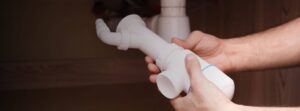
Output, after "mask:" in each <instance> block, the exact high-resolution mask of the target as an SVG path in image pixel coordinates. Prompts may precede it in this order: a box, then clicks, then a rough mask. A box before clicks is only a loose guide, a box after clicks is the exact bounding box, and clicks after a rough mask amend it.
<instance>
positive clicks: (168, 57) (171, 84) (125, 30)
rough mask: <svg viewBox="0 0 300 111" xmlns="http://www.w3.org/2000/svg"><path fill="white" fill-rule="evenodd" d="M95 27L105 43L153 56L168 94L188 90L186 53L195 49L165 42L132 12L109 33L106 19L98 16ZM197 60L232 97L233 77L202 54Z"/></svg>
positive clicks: (160, 85) (160, 84)
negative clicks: (202, 57) (206, 59)
mask: <svg viewBox="0 0 300 111" xmlns="http://www.w3.org/2000/svg"><path fill="white" fill-rule="evenodd" d="M96 30H97V35H98V37H99V38H100V39H101V40H102V41H103V42H104V43H107V44H109V45H114V46H117V47H118V49H120V50H127V49H128V48H135V49H139V50H141V51H142V52H144V53H145V54H147V55H149V56H150V57H152V58H154V59H155V61H156V63H157V65H158V67H159V68H160V69H161V71H162V72H161V73H160V74H159V75H158V76H157V86H158V89H159V91H160V92H161V93H162V94H163V95H164V96H165V97H167V98H169V99H172V98H175V97H176V96H178V95H179V94H180V93H181V92H182V91H184V92H186V93H188V91H189V89H190V80H189V76H188V73H187V71H186V68H185V56H186V55H187V54H194V53H193V52H191V51H190V50H186V49H183V48H182V47H180V46H178V45H176V44H171V43H168V42H166V41H164V40H163V39H162V38H160V37H159V36H158V35H156V34H155V33H153V32H152V31H150V30H149V29H148V28H147V27H146V25H145V23H144V22H143V20H142V19H141V18H140V17H139V16H137V15H129V16H127V17H125V18H124V19H122V20H121V22H120V23H119V24H118V26H117V31H116V32H110V30H109V29H108V28H107V26H106V24H105V23H104V22H103V20H102V19H97V20H96ZM194 55H195V54H194ZM197 59H198V61H199V62H200V64H201V69H202V73H203V74H204V76H205V77H206V78H207V79H208V80H210V81H211V82H212V83H214V84H215V85H216V86H217V87H218V88H219V89H221V90H222V91H223V92H224V93H225V94H226V95H227V97H228V98H232V96H233V93H234V82H233V80H232V79H230V78H229V77H228V76H227V75H226V74H224V73H223V72H222V71H220V70H219V69H218V68H217V67H215V66H213V65H211V64H209V63H207V62H206V61H204V60H203V59H201V58H200V57H198V56H197ZM203 90H205V89H203Z"/></svg>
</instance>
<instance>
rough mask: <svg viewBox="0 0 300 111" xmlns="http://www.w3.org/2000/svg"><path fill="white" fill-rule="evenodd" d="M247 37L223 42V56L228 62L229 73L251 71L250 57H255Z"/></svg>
mask: <svg viewBox="0 0 300 111" xmlns="http://www.w3.org/2000/svg"><path fill="white" fill-rule="evenodd" d="M247 38H248V37H239V38H232V39H226V40H224V43H225V51H224V53H225V55H226V56H227V58H228V59H229V61H230V64H231V69H230V71H231V72H237V71H246V70H250V69H251V67H252V66H251V65H253V63H252V62H254V61H252V60H251V58H253V57H251V56H253V55H255V53H254V52H253V51H255V50H254V48H253V46H252V45H251V44H250V42H249V40H247Z"/></svg>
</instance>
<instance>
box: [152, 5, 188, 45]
mask: <svg viewBox="0 0 300 111" xmlns="http://www.w3.org/2000/svg"><path fill="white" fill-rule="evenodd" d="M185 1H186V0H161V14H160V16H159V19H158V24H157V34H158V35H160V36H161V37H162V38H163V39H164V40H166V41H167V42H171V38H172V37H176V38H180V39H182V40H184V39H185V38H186V37H187V36H188V34H189V33H190V23H189V18H188V17H187V16H186V9H185Z"/></svg>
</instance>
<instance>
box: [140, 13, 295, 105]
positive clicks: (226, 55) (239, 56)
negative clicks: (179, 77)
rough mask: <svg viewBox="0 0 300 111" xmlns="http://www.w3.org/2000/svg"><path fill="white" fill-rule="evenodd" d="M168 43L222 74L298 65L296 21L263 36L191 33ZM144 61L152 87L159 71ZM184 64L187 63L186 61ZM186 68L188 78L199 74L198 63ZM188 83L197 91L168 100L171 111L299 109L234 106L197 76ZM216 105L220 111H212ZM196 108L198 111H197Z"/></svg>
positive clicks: (261, 33) (152, 63) (148, 59)
mask: <svg viewBox="0 0 300 111" xmlns="http://www.w3.org/2000/svg"><path fill="white" fill-rule="evenodd" d="M172 42H174V43H176V44H178V45H179V46H182V47H183V48H186V49H190V50H192V51H193V52H195V53H196V54H197V55H199V56H200V57H202V58H204V59H205V60H206V61H208V62H209V63H211V64H214V65H216V66H217V67H219V68H220V69H221V70H223V71H225V72H237V71H247V70H260V69H267V68H277V67H285V66H291V65H296V64H299V63H300V18H299V19H295V20H293V21H291V22H289V23H286V24H283V25H281V26H278V27H275V28H272V29H269V30H266V31H264V32H260V33H255V34H252V35H247V36H244V37H238V38H234V39H219V38H217V37H215V36H213V35H209V34H206V33H203V32H200V31H194V32H192V33H191V34H190V35H189V36H188V38H187V39H186V40H179V39H173V40H172ZM192 60H193V59H192ZM145 61H146V62H147V63H148V69H149V71H150V72H151V74H150V77H149V79H150V81H151V82H153V83H155V82H156V81H155V80H156V75H157V74H158V73H160V70H159V68H158V67H157V66H156V65H155V61H154V60H153V59H152V58H150V57H145ZM187 62H189V61H188V60H187ZM190 62H191V61H190ZM188 64H189V63H187V67H188V70H190V71H189V73H190V75H193V73H201V71H200V70H199V69H197V67H195V66H197V64H198V63H190V64H193V65H188ZM198 68H199V67H198ZM191 70H194V71H191ZM195 70H196V71H195ZM196 75H201V74H196ZM199 78H200V79H199ZM191 80H194V81H198V82H192V83H191V84H192V87H195V88H193V89H199V90H196V91H193V92H192V93H191V94H190V93H189V94H188V95H187V96H185V97H178V98H176V99H174V100H171V103H172V105H173V107H174V108H175V109H176V110H177V111H198V110H201V111H202V110H203V108H204V109H205V110H204V111H218V110H222V111H237V110H242V111H247V110H251V111H252V110H257V111H266V110H268V111H283V110H284V111H295V110H300V108H284V107H281V108H269V107H250V106H243V105H238V104H235V103H232V102H228V101H230V100H228V99H227V98H226V97H222V96H221V95H222V94H220V93H222V92H220V91H219V90H218V89H217V88H216V87H215V86H214V85H213V84H212V83H210V82H209V81H206V80H205V78H204V79H203V78H201V76H191ZM201 80H202V81H201ZM199 81H200V82H199ZM204 87H205V88H204ZM200 89H209V90H200ZM214 100H216V101H214ZM224 101H225V102H224ZM216 105H217V106H220V107H221V108H222V109H216ZM193 106H194V107H195V106H197V107H196V108H194V109H190V108H193ZM199 106H200V107H201V108H200V109H199Z"/></svg>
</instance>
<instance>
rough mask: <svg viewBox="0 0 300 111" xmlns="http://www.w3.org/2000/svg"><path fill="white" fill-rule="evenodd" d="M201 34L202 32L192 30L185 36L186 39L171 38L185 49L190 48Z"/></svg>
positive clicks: (197, 41)
mask: <svg viewBox="0 0 300 111" xmlns="http://www.w3.org/2000/svg"><path fill="white" fill-rule="evenodd" d="M203 35H204V33H203V32H200V31H194V32H192V33H191V34H190V35H189V36H188V37H187V39H186V40H180V39H177V38H173V39H172V42H173V43H175V44H177V45H179V46H181V47H183V48H185V49H192V48H194V47H195V46H196V45H197V44H198V43H199V42H200V41H201V39H202V36H203Z"/></svg>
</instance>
